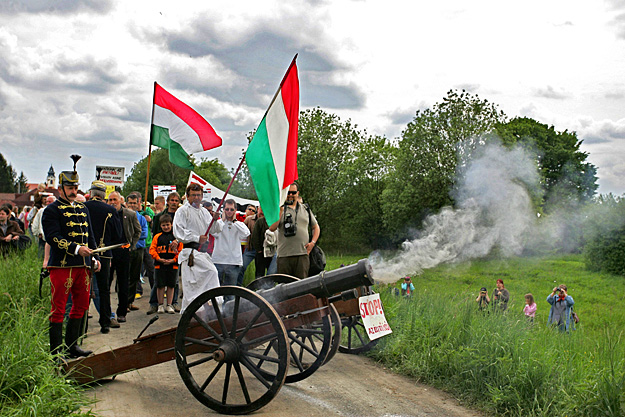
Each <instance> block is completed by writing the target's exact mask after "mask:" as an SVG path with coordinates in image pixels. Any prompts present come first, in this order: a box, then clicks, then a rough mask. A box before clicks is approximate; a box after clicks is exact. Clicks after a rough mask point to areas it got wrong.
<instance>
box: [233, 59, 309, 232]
mask: <svg viewBox="0 0 625 417" xmlns="http://www.w3.org/2000/svg"><path fill="white" fill-rule="evenodd" d="M296 58H297V55H296V56H295V58H294V59H293V62H292V63H291V66H290V67H289V69H288V71H287V73H286V75H285V76H284V79H283V81H282V84H280V89H279V90H278V92H277V93H276V97H275V98H274V101H273V102H272V103H271V105H270V106H269V109H268V110H267V113H265V117H264V118H263V120H262V121H261V122H260V125H259V126H258V129H257V130H256V133H255V134H254V137H253V138H252V142H251V143H250V145H249V147H248V148H247V152H246V154H245V159H246V161H247V166H248V168H249V170H250V175H251V177H252V182H253V183H254V188H255V189H256V195H258V200H259V201H260V206H261V207H262V209H263V213H264V214H265V217H266V218H267V224H269V225H272V224H273V223H275V222H276V221H278V219H279V218H280V206H282V204H284V201H285V200H286V195H287V191H288V190H289V186H290V185H291V184H292V183H293V181H295V180H296V179H297V125H298V122H299V80H298V78H297V65H296V64H295V59H296Z"/></svg>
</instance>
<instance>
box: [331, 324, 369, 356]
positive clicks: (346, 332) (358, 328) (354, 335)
mask: <svg viewBox="0 0 625 417" xmlns="http://www.w3.org/2000/svg"><path fill="white" fill-rule="evenodd" d="M341 322H342V326H343V335H342V338H343V339H342V340H341V345H340V346H339V352H341V353H349V354H353V355H356V354H358V353H363V352H367V351H369V350H371V348H373V347H374V346H375V345H376V344H377V343H378V339H375V340H369V336H367V328H366V327H365V325H364V324H363V322H362V317H360V316H359V315H358V316H349V317H343V318H341Z"/></svg>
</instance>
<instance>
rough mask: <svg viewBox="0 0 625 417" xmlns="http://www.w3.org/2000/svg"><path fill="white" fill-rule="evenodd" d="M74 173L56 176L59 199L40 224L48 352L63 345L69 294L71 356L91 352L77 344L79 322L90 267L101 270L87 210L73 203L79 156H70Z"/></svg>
mask: <svg viewBox="0 0 625 417" xmlns="http://www.w3.org/2000/svg"><path fill="white" fill-rule="evenodd" d="M72 159H73V160H74V170H73V171H62V172H61V173H60V174H59V192H60V196H59V199H58V200H56V201H55V202H54V203H52V204H50V205H49V206H48V207H47V208H46V210H45V211H44V212H43V215H42V219H41V224H42V227H43V233H44V235H45V238H46V242H47V243H48V244H49V245H50V259H49V261H48V266H47V267H48V269H49V270H50V282H51V288H52V312H51V314H50V319H49V320H50V351H51V352H52V353H53V354H55V353H59V352H60V348H61V345H62V344H63V318H64V316H65V305H66V303H67V297H68V295H69V293H70V292H71V294H72V309H71V311H70V312H69V321H68V323H67V328H66V332H65V344H66V345H67V347H68V353H69V356H70V357H79V356H88V355H90V354H91V351H88V350H83V349H81V348H80V347H79V346H78V345H77V341H78V338H79V337H80V336H81V333H82V320H83V317H84V316H85V313H86V311H87V309H88V308H89V296H90V290H91V286H90V276H89V275H90V267H91V263H92V262H95V264H94V267H95V268H94V270H95V271H96V272H97V271H99V270H100V262H99V258H98V257H97V255H96V256H93V255H92V250H94V249H95V248H96V243H95V239H94V237H93V231H92V229H91V218H90V217H89V210H88V209H87V208H86V207H85V205H84V204H82V203H78V202H75V201H74V200H75V199H76V195H77V194H78V172H76V162H78V160H79V159H80V156H79V155H72Z"/></svg>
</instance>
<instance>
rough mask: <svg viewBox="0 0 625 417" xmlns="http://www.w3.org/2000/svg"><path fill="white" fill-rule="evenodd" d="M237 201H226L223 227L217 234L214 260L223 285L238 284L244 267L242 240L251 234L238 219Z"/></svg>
mask: <svg viewBox="0 0 625 417" xmlns="http://www.w3.org/2000/svg"><path fill="white" fill-rule="evenodd" d="M236 213H237V203H236V202H235V201H234V200H233V199H228V200H226V201H225V202H224V218H223V222H224V225H223V229H222V230H221V233H220V234H218V235H215V248H214V249H213V262H214V263H215V267H216V268H217V272H218V273H219V283H220V284H221V285H237V277H238V276H239V271H240V270H241V268H242V267H243V256H242V254H241V241H243V240H246V239H247V237H248V236H249V235H250V229H248V228H247V226H246V225H245V224H244V223H243V222H240V221H238V220H237V217H236Z"/></svg>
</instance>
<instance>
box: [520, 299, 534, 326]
mask: <svg viewBox="0 0 625 417" xmlns="http://www.w3.org/2000/svg"><path fill="white" fill-rule="evenodd" d="M523 313H525V317H527V319H528V321H529V322H530V323H534V317H536V302H535V301H534V296H533V295H532V294H531V293H529V294H525V307H524V308H523Z"/></svg>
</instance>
